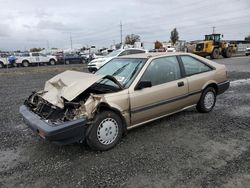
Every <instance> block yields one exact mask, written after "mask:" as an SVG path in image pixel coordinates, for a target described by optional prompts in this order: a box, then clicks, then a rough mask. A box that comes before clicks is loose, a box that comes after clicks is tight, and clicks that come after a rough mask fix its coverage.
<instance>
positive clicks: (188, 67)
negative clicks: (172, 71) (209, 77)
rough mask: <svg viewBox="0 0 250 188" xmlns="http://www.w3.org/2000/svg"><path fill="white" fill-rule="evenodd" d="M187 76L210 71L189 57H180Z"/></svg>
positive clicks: (207, 67)
mask: <svg viewBox="0 0 250 188" xmlns="http://www.w3.org/2000/svg"><path fill="white" fill-rule="evenodd" d="M181 60H182V62H183V65H184V68H185V72H186V75H187V76H190V75H193V74H198V73H202V72H207V71H210V70H212V69H211V68H210V67H209V66H207V65H205V64H204V63H202V62H200V61H199V60H197V59H195V58H193V57H191V56H187V55H186V56H181Z"/></svg>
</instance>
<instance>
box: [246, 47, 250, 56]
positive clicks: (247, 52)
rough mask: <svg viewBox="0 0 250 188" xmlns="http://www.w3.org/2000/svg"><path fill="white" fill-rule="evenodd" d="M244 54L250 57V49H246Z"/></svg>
mask: <svg viewBox="0 0 250 188" xmlns="http://www.w3.org/2000/svg"><path fill="white" fill-rule="evenodd" d="M245 54H246V56H249V55H250V48H246V51H245Z"/></svg>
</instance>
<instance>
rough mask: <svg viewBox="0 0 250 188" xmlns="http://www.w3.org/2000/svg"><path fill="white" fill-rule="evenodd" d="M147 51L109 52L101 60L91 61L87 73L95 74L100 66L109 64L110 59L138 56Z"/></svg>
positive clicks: (130, 49) (121, 50)
mask: <svg viewBox="0 0 250 188" xmlns="http://www.w3.org/2000/svg"><path fill="white" fill-rule="evenodd" d="M146 52H147V51H146V50H144V49H136V48H128V49H120V50H116V51H113V52H111V53H110V54H108V55H107V56H105V57H103V58H98V59H94V60H92V61H91V62H90V63H89V64H88V70H89V72H95V71H97V70H98V69H99V68H100V67H101V66H103V65H104V64H106V63H107V62H109V61H110V60H111V59H113V58H115V57H118V56H124V55H131V54H139V53H146Z"/></svg>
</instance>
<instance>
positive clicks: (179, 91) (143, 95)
mask: <svg viewBox="0 0 250 188" xmlns="http://www.w3.org/2000/svg"><path fill="white" fill-rule="evenodd" d="M141 81H151V83H152V87H147V88H143V89H137V88H136V87H135V89H130V91H129V92H130V93H129V95H130V106H131V125H135V124H139V123H142V122H146V121H148V120H151V119H154V118H157V117H160V116H164V115H166V114H169V113H171V112H174V111H177V110H179V109H181V108H183V107H184V106H185V105H186V102H187V101H186V100H187V99H186V98H185V96H186V95H187V93H188V84H187V79H186V78H183V77H182V74H181V69H180V64H179V62H178V60H177V58H176V56H167V57H161V58H157V59H154V60H152V61H151V62H150V64H149V65H148V67H147V69H146V70H145V72H144V73H143V75H142V77H141V78H140V81H139V82H138V83H140V82H141Z"/></svg>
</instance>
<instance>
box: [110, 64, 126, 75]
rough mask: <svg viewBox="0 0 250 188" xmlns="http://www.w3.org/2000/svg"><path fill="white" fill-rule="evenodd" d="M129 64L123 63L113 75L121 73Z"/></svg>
mask: <svg viewBox="0 0 250 188" xmlns="http://www.w3.org/2000/svg"><path fill="white" fill-rule="evenodd" d="M128 65H129V63H127V64H125V65H123V66H122V67H121V68H119V69H117V70H116V71H115V72H114V73H113V74H112V76H116V75H118V74H120V73H121V72H122V71H123V70H124V69H125V68H126V67H127V66H128Z"/></svg>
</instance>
